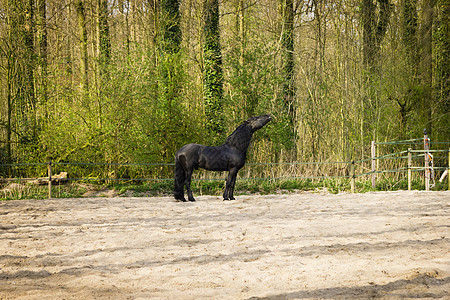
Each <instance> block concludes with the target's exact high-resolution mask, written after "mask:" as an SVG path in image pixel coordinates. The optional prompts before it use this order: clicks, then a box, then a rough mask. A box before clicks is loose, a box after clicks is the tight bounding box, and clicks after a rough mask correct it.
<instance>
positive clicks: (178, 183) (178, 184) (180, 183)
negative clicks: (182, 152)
mask: <svg viewBox="0 0 450 300" xmlns="http://www.w3.org/2000/svg"><path fill="white" fill-rule="evenodd" d="M185 177H186V174H185V172H184V169H183V167H182V166H181V163H180V161H179V160H178V157H175V190H174V193H173V196H174V197H175V199H178V200H182V199H183V198H184V191H183V189H184V180H185Z"/></svg>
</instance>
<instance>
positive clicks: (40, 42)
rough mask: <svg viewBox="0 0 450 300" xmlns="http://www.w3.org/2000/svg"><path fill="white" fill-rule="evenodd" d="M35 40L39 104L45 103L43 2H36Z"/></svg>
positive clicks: (45, 58) (45, 54)
mask: <svg viewBox="0 0 450 300" xmlns="http://www.w3.org/2000/svg"><path fill="white" fill-rule="evenodd" d="M36 8H37V15H36V40H37V52H38V53H37V59H38V73H39V88H38V98H39V103H40V104H45V103H47V97H48V95H47V86H48V78H47V45H48V44H47V8H46V3H45V0H37V1H36Z"/></svg>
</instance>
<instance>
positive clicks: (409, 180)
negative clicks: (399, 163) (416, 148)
mask: <svg viewBox="0 0 450 300" xmlns="http://www.w3.org/2000/svg"><path fill="white" fill-rule="evenodd" d="M411 164H412V153H411V148H408V191H410V190H411V175H412V174H411V173H412V170H411Z"/></svg>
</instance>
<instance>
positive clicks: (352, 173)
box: [350, 160, 355, 193]
mask: <svg viewBox="0 0 450 300" xmlns="http://www.w3.org/2000/svg"><path fill="white" fill-rule="evenodd" d="M350 173H351V176H352V179H351V181H350V187H351V191H352V193H354V192H355V161H354V160H352V165H351V169H350Z"/></svg>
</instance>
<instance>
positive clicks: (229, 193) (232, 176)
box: [223, 168, 238, 200]
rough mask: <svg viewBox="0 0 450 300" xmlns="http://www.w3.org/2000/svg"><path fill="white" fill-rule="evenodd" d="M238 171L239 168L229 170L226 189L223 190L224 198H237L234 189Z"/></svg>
mask: <svg viewBox="0 0 450 300" xmlns="http://www.w3.org/2000/svg"><path fill="white" fill-rule="evenodd" d="M237 172H238V169H237V168H232V169H230V171H229V172H228V178H227V184H226V186H225V191H224V192H223V200H235V198H234V197H233V191H234V184H235V182H236V176H237Z"/></svg>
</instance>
